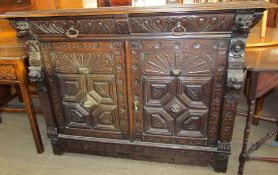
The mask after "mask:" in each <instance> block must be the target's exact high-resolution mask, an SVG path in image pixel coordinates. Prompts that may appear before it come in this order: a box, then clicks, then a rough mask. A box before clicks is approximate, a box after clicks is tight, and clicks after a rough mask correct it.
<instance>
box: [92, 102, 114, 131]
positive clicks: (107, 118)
mask: <svg viewBox="0 0 278 175" xmlns="http://www.w3.org/2000/svg"><path fill="white" fill-rule="evenodd" d="M92 116H93V126H94V129H99V130H112V131H114V130H117V128H118V125H119V124H118V121H116V118H117V117H116V116H117V106H116V105H100V106H99V107H98V108H97V109H96V110H95V111H94V112H93V113H92Z"/></svg>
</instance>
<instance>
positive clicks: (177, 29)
mask: <svg viewBox="0 0 278 175" xmlns="http://www.w3.org/2000/svg"><path fill="white" fill-rule="evenodd" d="M185 32H186V28H185V27H183V26H182V25H181V22H177V24H176V26H175V27H173V29H172V33H173V35H176V36H181V35H184V34H185Z"/></svg>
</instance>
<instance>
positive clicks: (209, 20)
mask: <svg viewBox="0 0 278 175" xmlns="http://www.w3.org/2000/svg"><path fill="white" fill-rule="evenodd" d="M233 21H234V14H230V13H225V14H196V15H193V14H192V15H167V16H166V15H163V16H162V15H160V16H134V17H129V19H128V23H129V26H130V31H131V33H171V34H173V35H183V34H185V33H187V32H229V31H231V30H232V25H233Z"/></svg>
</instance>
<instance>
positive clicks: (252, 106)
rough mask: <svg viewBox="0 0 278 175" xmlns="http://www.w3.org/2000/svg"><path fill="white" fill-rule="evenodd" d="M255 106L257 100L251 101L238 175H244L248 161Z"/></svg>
mask: <svg viewBox="0 0 278 175" xmlns="http://www.w3.org/2000/svg"><path fill="white" fill-rule="evenodd" d="M255 105H256V100H251V101H249V104H248V116H247V118H246V125H245V130H244V138H243V144H242V151H241V153H240V156H239V169H238V174H239V175H242V174H243V169H244V164H245V161H246V156H247V155H246V150H247V146H248V139H249V135H250V129H251V125H252V119H253V117H254V115H255Z"/></svg>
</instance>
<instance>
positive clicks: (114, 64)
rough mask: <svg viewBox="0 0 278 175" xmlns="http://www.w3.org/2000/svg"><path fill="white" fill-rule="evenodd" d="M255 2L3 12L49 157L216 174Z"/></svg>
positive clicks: (259, 6) (258, 8)
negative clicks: (35, 99) (22, 41)
mask: <svg viewBox="0 0 278 175" xmlns="http://www.w3.org/2000/svg"><path fill="white" fill-rule="evenodd" d="M270 7H275V6H274V5H272V4H270V3H268V2H265V1H243V2H239V1H235V2H229V3H225V2H216V3H213V6H212V5H211V3H200V4H199V3H195V4H194V3H193V4H185V5H177V6H161V7H141V8H138V7H137V8H133V7H120V8H119V7H115V8H112V7H110V8H95V9H81V10H80V9H79V10H77V9H75V10H73V9H72V10H63V11H59V10H55V11H47V12H44V11H42V12H41V11H36V12H17V13H16V12H13V13H6V14H5V15H2V18H8V19H9V20H10V22H11V23H12V24H13V26H14V28H15V29H16V30H17V32H18V36H25V37H26V40H28V46H29V56H30V58H29V63H30V67H29V69H30V75H29V77H30V80H31V81H34V82H36V84H37V86H38V89H40V90H39V96H40V99H41V104H42V105H43V109H44V116H45V119H46V124H47V133H48V136H49V138H50V140H51V144H52V148H53V151H54V154H62V153H63V152H64V151H67V152H78V153H88V154H97V155H106V156H113V157H124V158H132V159H142V160H148V161H159V162H169V163H177V164H193V165H202V166H205V165H213V167H214V168H215V170H216V171H218V172H225V171H226V169H227V163H228V158H229V154H230V151H231V150H230V142H231V137H232V131H233V125H234V117H235V114H236V108H237V99H238V93H239V92H240V89H241V86H242V81H243V55H244V48H245V41H246V38H247V36H248V32H249V30H250V29H251V28H252V27H253V26H254V25H255V24H256V23H257V22H258V20H259V19H260V17H261V15H262V12H263V11H264V9H266V8H270Z"/></svg>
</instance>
